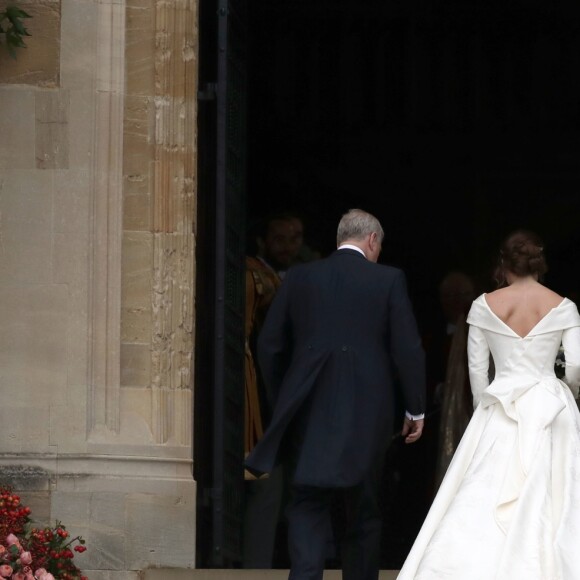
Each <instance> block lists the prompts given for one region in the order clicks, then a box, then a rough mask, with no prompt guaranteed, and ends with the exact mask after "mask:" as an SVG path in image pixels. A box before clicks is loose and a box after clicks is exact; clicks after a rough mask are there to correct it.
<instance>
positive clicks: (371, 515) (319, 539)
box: [286, 461, 383, 580]
mask: <svg viewBox="0 0 580 580" xmlns="http://www.w3.org/2000/svg"><path fill="white" fill-rule="evenodd" d="M382 466H383V462H382V461H380V462H377V463H376V466H375V469H374V470H373V472H372V474H371V475H370V476H369V477H367V478H366V479H365V480H364V481H363V482H362V483H360V484H358V485H355V486H353V487H346V488H324V487H314V486H310V485H296V484H293V485H291V487H290V494H291V496H290V502H289V504H288V507H287V508H286V516H287V519H288V550H289V554H290V559H291V561H292V570H291V572H290V575H289V577H288V579H289V580H322V577H323V573H324V563H325V553H326V549H325V546H326V542H327V539H328V529H329V526H331V525H332V524H331V521H330V519H331V504H332V502H333V501H334V499H335V498H336V497H337V496H338V499H340V500H342V501H343V502H344V508H345V522H346V528H345V531H344V536H343V539H342V545H341V550H340V556H341V560H342V578H343V580H377V579H378V577H379V567H380V555H381V527H382V512H381V506H380V497H379V490H380V483H381V480H382V478H381V476H382Z"/></svg>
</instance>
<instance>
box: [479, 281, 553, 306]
mask: <svg viewBox="0 0 580 580" xmlns="http://www.w3.org/2000/svg"><path fill="white" fill-rule="evenodd" d="M524 297H525V298H526V300H525V301H524V300H523V298H524ZM485 299H486V300H487V303H488V304H489V306H490V307H491V308H492V309H493V308H494V307H501V306H508V305H513V306H519V305H521V304H524V303H528V304H529V301H530V300H531V302H532V303H533V304H535V305H536V306H541V307H543V308H547V309H550V308H555V307H556V306H558V304H560V303H561V302H562V300H564V297H563V296H561V295H560V294H558V293H557V292H554V291H553V290H550V289H549V288H547V287H546V286H544V285H543V284H535V285H534V286H533V287H530V288H526V289H523V288H519V287H518V286H516V285H513V286H506V287H505V288H498V289H497V290H494V291H493V292H489V293H487V294H486V295H485Z"/></svg>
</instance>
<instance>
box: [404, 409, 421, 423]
mask: <svg viewBox="0 0 580 580" xmlns="http://www.w3.org/2000/svg"><path fill="white" fill-rule="evenodd" d="M405 417H407V419H411V421H418V420H419V419H424V418H425V413H421V414H420V415H411V413H409V411H405Z"/></svg>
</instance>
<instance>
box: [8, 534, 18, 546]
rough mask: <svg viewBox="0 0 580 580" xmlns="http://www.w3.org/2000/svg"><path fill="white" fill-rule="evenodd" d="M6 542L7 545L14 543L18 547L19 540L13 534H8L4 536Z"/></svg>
mask: <svg viewBox="0 0 580 580" xmlns="http://www.w3.org/2000/svg"><path fill="white" fill-rule="evenodd" d="M6 543H7V544H8V545H9V546H12V545H15V546H18V547H20V540H19V539H18V538H17V537H16V536H15V535H14V534H8V535H7V536H6Z"/></svg>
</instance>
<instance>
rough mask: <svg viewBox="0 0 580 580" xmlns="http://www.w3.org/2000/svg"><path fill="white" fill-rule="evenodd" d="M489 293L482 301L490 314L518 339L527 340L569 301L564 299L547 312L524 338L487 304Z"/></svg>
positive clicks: (482, 296) (483, 296)
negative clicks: (542, 323) (555, 311)
mask: <svg viewBox="0 0 580 580" xmlns="http://www.w3.org/2000/svg"><path fill="white" fill-rule="evenodd" d="M486 295H487V293H486V292H484V293H483V294H482V295H481V298H482V301H483V303H484V304H485V306H486V307H487V309H488V310H489V312H491V314H492V316H494V317H495V318H496V319H497V320H499V321H500V322H501V324H503V325H504V326H505V327H506V328H508V329H509V330H511V331H512V332H513V333H514V334H515V335H516V336H517V337H519V338H527V337H528V336H530V334H532V332H534V330H535V329H536V328H537V327H538V326H539V325H540V323H541V322H542V321H544V320H545V319H546V318H547V317H548V316H550V314H552V312H554V310H558V308H560V306H562V304H564V302H566V301H567V300H568V298H566V297H564V298H563V299H562V300H561V301H560V303H559V304H557V305H556V306H554V307H553V308H550V310H548V312H546V314H544V316H542V318H540V320H538V322H536V324H534V326H532V328H530V330H529V331H528V333H527V334H525V335H524V336H522V335H521V334H519V333H517V332H516V331H515V330H514V329H513V328H512V327H511V326H510V325H509V324H508V323H507V322H505V321H503V320H502V319H501V318H500V317H499V316H498V315H497V314H496V313H495V312H494V311H493V310H492V308H491V306H490V305H489V304H488V302H487V298H486Z"/></svg>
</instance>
